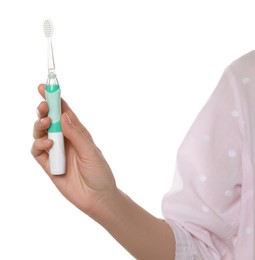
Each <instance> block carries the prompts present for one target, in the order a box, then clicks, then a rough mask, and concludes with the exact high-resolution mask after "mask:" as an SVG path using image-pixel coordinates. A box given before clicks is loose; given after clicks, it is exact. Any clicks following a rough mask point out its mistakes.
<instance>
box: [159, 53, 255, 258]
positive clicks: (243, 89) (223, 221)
mask: <svg viewBox="0 0 255 260" xmlns="http://www.w3.org/2000/svg"><path fill="white" fill-rule="evenodd" d="M254 171H255V51H252V52H250V53H248V54H246V55H244V56H242V57H241V58H239V59H238V60H236V61H234V62H233V63H232V64H231V65H230V66H229V67H227V69H226V70H225V71H224V73H223V75H222V78H221V79H220V81H219V83H218V85H217V87H216V89H215V90H214V92H213V93H212V95H211V97H210V98H209V100H208V101H207V103H206V104H205V106H204V107H203V109H202V111H201V112H200V113H199V115H198V117H197V118H196V119H195V122H194V123H193V125H192V127H191V128H190V130H189V131H188V133H187V135H186V137H185V139H184V141H183V143H182V144H181V146H180V148H179V150H178V153H177V165H176V173H175V178H174V181H173V185H172V188H171V190H170V191H169V192H168V193H167V194H166V195H165V196H164V198H163V202H162V212H163V215H164V218H165V220H166V221H167V222H168V223H169V224H170V225H171V226H172V228H173V230H174V233H175V238H176V259H178V260H186V259H187V260H188V259H205V260H211V259H212V260H213V259H222V260H230V259H231V260H232V259H236V260H254V259H255V258H254V252H253V248H254V194H253V190H254Z"/></svg>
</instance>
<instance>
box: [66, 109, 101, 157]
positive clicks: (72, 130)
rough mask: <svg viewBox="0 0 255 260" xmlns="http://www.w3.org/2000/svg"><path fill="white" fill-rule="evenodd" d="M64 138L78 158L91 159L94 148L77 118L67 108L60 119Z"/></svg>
mask: <svg viewBox="0 0 255 260" xmlns="http://www.w3.org/2000/svg"><path fill="white" fill-rule="evenodd" d="M61 126H62V131H63V134H64V136H65V137H66V138H67V139H68V140H69V141H70V143H71V144H72V145H73V147H74V149H75V150H76V152H77V153H78V155H79V156H80V157H83V158H84V157H86V158H88V157H91V156H93V155H94V154H95V150H96V146H95V144H94V142H93V139H92V137H91V135H90V133H89V132H88V130H87V129H86V128H85V127H84V126H83V125H82V124H81V123H80V121H79V120H78V118H77V116H76V115H75V114H74V112H73V111H72V110H71V109H70V108H69V109H68V111H67V112H65V113H64V114H63V115H62V117H61Z"/></svg>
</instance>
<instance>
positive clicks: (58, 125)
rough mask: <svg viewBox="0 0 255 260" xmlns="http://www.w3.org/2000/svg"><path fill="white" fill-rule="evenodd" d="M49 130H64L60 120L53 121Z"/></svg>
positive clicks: (53, 131) (56, 131) (55, 131)
mask: <svg viewBox="0 0 255 260" xmlns="http://www.w3.org/2000/svg"><path fill="white" fill-rule="evenodd" d="M48 132H51V133H58V132H62V128H61V123H60V121H58V122H56V123H51V125H50V127H49V128H48Z"/></svg>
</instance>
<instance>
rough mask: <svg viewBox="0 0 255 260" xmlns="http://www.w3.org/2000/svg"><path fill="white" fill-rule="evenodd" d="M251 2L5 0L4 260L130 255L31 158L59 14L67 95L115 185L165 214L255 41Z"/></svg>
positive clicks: (0, 255)
mask: <svg viewBox="0 0 255 260" xmlns="http://www.w3.org/2000/svg"><path fill="white" fill-rule="evenodd" d="M253 2H254V1H253V0H250V1H248V0H238V1H235V0H229V1H226V0H214V1H204V0H194V1H189V0H185V1H181V0H179V1H163V0H155V1H150V0H129V1H122V0H115V1H114V0H108V1H106V0H100V1H99V0H95V1H78V0H72V1H54V0H44V1H42V0H38V1H34V0H31V1H29V0H23V1H19V0H16V1H15V0H1V2H0V26H1V41H0V47H1V48H0V79H1V84H0V89H1V102H0V111H1V113H0V115H1V119H0V122H1V128H0V137H1V143H0V145H1V171H0V178H1V179H0V206H1V210H0V212H1V213H0V240H1V241H0V259H4V260H6V259H8V260H9V259H15V260H16V259H26V260H32V259H33V260H34V259H37V260H40V259H75V260H81V259H92V260H94V259H96V260H97V259H122V260H123V259H133V258H132V257H131V256H130V255H129V254H128V253H126V251H125V250H124V249H123V248H122V247H121V246H119V245H118V244H117V243H116V242H115V240H113V239H112V238H111V236H110V235H109V234H108V233H107V232H106V231H105V230H103V228H102V227H100V226H99V225H98V224H97V223H94V222H93V221H92V220H91V219H89V218H88V217H87V216H85V215H84V214H83V213H82V212H80V211H79V210H78V209H76V208H75V207H74V206H73V205H71V204H70V203H69V202H68V201H66V200H65V199H64V198H63V197H62V195H61V194H60V193H59V192H58V190H56V188H55V187H54V186H53V184H52V183H51V181H50V180H49V178H48V177H47V176H46V174H44V172H43V171H42V169H41V168H40V167H39V166H38V165H37V164H36V162H35V161H34V159H33V158H32V156H31V154H30V147H31V145H32V142H33V138H32V127H33V123H34V121H35V120H36V113H35V111H36V107H37V105H38V104H39V102H40V101H41V98H40V97H39V95H38V93H37V85H38V84H39V83H41V82H45V80H46V77H47V56H46V54H47V44H46V39H45V37H44V34H43V29H42V25H43V22H44V20H45V19H48V18H51V19H52V21H53V24H54V28H55V32H54V36H53V47H54V54H55V63H56V72H57V75H58V79H59V82H60V85H61V88H62V96H63V97H64V98H65V99H66V100H67V101H68V103H69V105H70V106H71V107H72V108H73V110H74V111H75V112H76V113H77V115H78V116H79V118H80V119H81V121H82V122H83V123H84V124H85V126H86V127H87V128H88V129H89V130H90V132H91V134H92V135H93V137H94V140H95V141H96V143H97V145H98V146H99V147H100V149H101V150H102V151H103V153H104V155H105V157H106V159H107V160H108V162H109V164H110V165H111V168H112V170H113V172H114V175H115V177H116V180H117V184H118V186H119V188H120V189H122V190H123V191H124V192H125V193H127V194H128V195H129V196H130V197H131V198H133V200H135V201H136V202H137V203H139V204H140V205H142V206H143V207H144V208H145V209H146V210H148V211H149V212H151V213H152V214H154V215H155V216H157V217H161V200H162V197H163V195H164V193H166V192H167V191H168V190H169V188H170V186H171V182H172V178H173V173H174V167H175V156H176V151H177V149H178V147H179V145H180V143H181V141H182V140H183V138H184V136H185V134H186V132H187V131H188V129H189V127H190V126H191V124H192V122H193V121H194V119H195V117H196V115H197V114H198V112H199V111H200V109H201V108H202V106H203V105H204V103H205V102H206V101H207V99H208V98H209V96H210V94H211V92H212V91H213V89H214V88H215V86H216V84H217V82H218V80H219V78H220V76H221V74H222V72H223V70H224V69H225V67H226V66H227V65H229V63H230V62H232V61H233V60H235V59H236V58H238V57H240V56H241V55H243V54H245V53H247V52H249V51H251V50H253V49H254V46H255V15H254V4H253Z"/></svg>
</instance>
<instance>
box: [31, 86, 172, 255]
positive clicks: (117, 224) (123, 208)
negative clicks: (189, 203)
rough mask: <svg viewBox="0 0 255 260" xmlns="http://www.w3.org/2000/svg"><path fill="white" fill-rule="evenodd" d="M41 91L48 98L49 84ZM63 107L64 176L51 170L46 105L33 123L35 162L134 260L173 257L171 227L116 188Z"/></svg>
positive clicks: (92, 146)
mask: <svg viewBox="0 0 255 260" xmlns="http://www.w3.org/2000/svg"><path fill="white" fill-rule="evenodd" d="M38 89H39V92H40V94H41V96H43V97H44V98H45V84H42V85H40V86H39V88H38ZM61 103H62V112H63V114H62V116H61V126H62V131H63V134H64V137H65V148H66V174H64V175H52V174H51V172H50V163H49V154H48V150H49V149H50V148H51V147H52V145H53V141H52V140H50V139H48V135H47V133H46V130H47V129H48V128H49V126H50V124H51V119H50V118H49V117H48V116H47V114H48V105H47V102H45V101H43V102H41V104H40V105H39V106H38V115H39V119H38V120H37V121H36V122H35V124H34V138H35V141H34V143H33V146H32V150H31V152H32V155H33V156H34V158H35V159H36V160H37V162H38V163H39V164H40V165H41V166H42V168H43V169H44V171H45V172H46V173H47V174H48V176H49V177H50V178H51V180H52V181H53V183H54V184H55V185H56V186H57V188H58V189H59V190H60V192H61V193H62V194H63V195H64V196H65V197H66V198H67V199H68V200H69V201H70V202H71V203H73V204H74V205H75V206H76V207H78V208H79V209H80V210H81V211H83V212H84V213H85V214H87V215H89V216H90V217H91V218H93V219H94V220H95V221H97V222H98V223H99V224H100V225H102V226H103V227H104V228H105V229H106V230H107V231H108V232H109V233H110V234H111V235H112V236H113V237H114V238H115V239H116V240H117V241H118V242H119V243H120V244H121V245H122V246H123V247H124V248H126V249H127V250H128V251H129V252H130V253H131V254H132V255H133V256H134V257H135V258H138V259H146V260H149V259H153V260H154V259H162V260H164V259H174V254H175V240H174V235H173V231H172V229H171V228H170V226H169V225H168V224H167V223H166V222H164V221H162V220H161V219H158V218H156V217H154V216H152V215H151V214H150V213H148V212H147V211H145V210H144V209H142V208H141V207H140V206H138V205H137V204H136V203H135V202H133V201H132V200H131V199H130V198H129V197H128V196H126V195H125V194H124V193H123V192H121V191H120V190H119V189H118V188H117V186H116V183H115V179H114V176H113V174H112V171H111V169H110V167H109V165H108V163H107V162H106V160H105V159H104V156H103V154H102V153H101V151H100V150H99V149H98V148H97V146H96V145H95V143H94V141H93V139H92V137H91V135H90V133H89V132H88V130H87V129H86V128H85V127H84V126H83V125H82V124H81V122H80V121H79V119H78V118H77V116H76V115H75V113H74V112H73V111H72V110H71V108H70V107H69V106H68V105H67V103H66V102H65V101H64V100H62V102H61ZM134 238H135V239H134Z"/></svg>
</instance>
